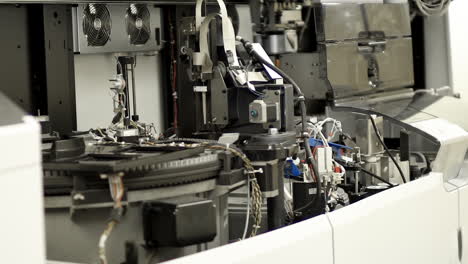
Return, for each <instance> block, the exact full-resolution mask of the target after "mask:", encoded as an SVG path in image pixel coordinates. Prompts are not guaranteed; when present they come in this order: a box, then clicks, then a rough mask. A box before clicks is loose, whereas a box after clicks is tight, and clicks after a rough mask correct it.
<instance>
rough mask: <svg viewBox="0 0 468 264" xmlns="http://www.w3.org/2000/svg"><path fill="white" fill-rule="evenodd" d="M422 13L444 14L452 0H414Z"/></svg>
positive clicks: (426, 14) (431, 14) (430, 14)
mask: <svg viewBox="0 0 468 264" xmlns="http://www.w3.org/2000/svg"><path fill="white" fill-rule="evenodd" d="M413 1H414V3H415V4H416V6H417V7H418V9H419V11H420V12H421V14H423V15H425V16H442V15H444V14H445V13H446V12H447V11H448V8H449V6H450V2H451V0H413Z"/></svg>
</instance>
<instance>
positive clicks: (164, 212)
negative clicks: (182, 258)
mask: <svg viewBox="0 0 468 264" xmlns="http://www.w3.org/2000/svg"><path fill="white" fill-rule="evenodd" d="M216 230H217V227H216V210H215V205H214V203H213V201H212V200H203V199H200V198H196V197H193V198H189V199H187V200H183V201H170V202H159V201H158V202H148V203H145V204H144V205H143V233H144V239H145V242H146V244H147V245H148V246H152V247H183V246H188V245H194V244H199V243H205V242H209V241H212V240H213V239H214V238H215V237H216V234H217V231H216Z"/></svg>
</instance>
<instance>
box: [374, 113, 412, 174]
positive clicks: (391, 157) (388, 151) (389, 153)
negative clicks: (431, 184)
mask: <svg viewBox="0 0 468 264" xmlns="http://www.w3.org/2000/svg"><path fill="white" fill-rule="evenodd" d="M369 118H370V120H371V123H372V127H373V128H374V132H375V135H376V136H377V138H378V139H379V142H380V144H382V146H383V147H384V149H385V152H387V155H388V156H389V157H390V159H392V161H393V163H394V164H395V166H396V167H397V169H398V171H399V172H400V176H401V179H402V180H403V183H406V178H405V174H404V173H403V170H402V169H401V167H400V165H399V164H398V162H397V161H396V159H395V157H393V155H392V153H391V152H390V150H389V149H388V147H387V145H386V144H385V142H384V141H383V139H382V138H381V137H380V132H379V129H378V128H377V125H376V124H375V120H374V118H373V117H372V116H371V115H369Z"/></svg>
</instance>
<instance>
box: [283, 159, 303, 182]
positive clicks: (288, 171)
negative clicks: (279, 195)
mask: <svg viewBox="0 0 468 264" xmlns="http://www.w3.org/2000/svg"><path fill="white" fill-rule="evenodd" d="M284 176H285V177H286V178H301V179H302V177H301V176H302V172H301V171H300V170H299V168H298V167H297V166H296V164H294V161H293V160H291V159H288V160H286V164H285V166H284Z"/></svg>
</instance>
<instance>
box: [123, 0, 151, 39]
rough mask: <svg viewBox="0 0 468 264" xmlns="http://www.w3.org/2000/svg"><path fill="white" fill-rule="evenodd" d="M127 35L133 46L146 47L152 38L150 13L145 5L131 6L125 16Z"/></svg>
mask: <svg viewBox="0 0 468 264" xmlns="http://www.w3.org/2000/svg"><path fill="white" fill-rule="evenodd" d="M125 18H126V21H127V34H128V38H129V40H130V44H132V45H144V44H146V42H148V40H149V38H150V36H151V28H150V12H149V10H148V8H147V6H146V5H145V4H131V5H130V6H129V7H128V8H127V13H126V15H125Z"/></svg>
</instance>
